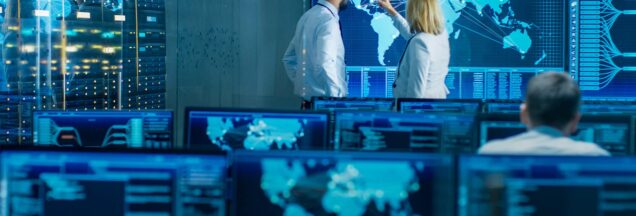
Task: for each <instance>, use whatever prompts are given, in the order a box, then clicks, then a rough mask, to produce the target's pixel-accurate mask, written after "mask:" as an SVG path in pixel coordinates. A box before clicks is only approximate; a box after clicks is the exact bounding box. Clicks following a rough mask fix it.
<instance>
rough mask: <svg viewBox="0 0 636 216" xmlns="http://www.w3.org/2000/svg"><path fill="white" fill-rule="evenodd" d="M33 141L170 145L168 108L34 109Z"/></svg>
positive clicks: (97, 145) (66, 144) (63, 144)
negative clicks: (149, 109) (156, 110)
mask: <svg viewBox="0 0 636 216" xmlns="http://www.w3.org/2000/svg"><path fill="white" fill-rule="evenodd" d="M33 119H34V121H33V125H34V127H33V138H34V139H33V143H34V144H35V145H38V146H57V147H84V148H147V149H167V148H171V147H172V131H173V130H172V113H171V112H120V111H102V112H62V111H36V112H34V116H33Z"/></svg>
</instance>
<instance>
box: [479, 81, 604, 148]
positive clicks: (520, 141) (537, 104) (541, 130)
mask: <svg viewBox="0 0 636 216" xmlns="http://www.w3.org/2000/svg"><path fill="white" fill-rule="evenodd" d="M580 104H581V93H580V91H579V88H578V86H577V85H576V83H575V82H574V81H573V80H572V79H571V78H570V77H569V76H568V75H567V74H565V73H543V74H540V75H537V76H536V77H535V78H533V79H532V80H530V82H529V83H528V91H527V92H526V100H525V103H524V104H522V105H521V121H522V122H523V123H524V124H525V125H526V126H527V127H528V132H526V133H523V134H520V135H517V136H514V137H510V138H508V139H504V140H496V141H492V142H490V143H487V144H486V145H484V146H482V147H481V149H479V154H523V155H579V156H609V155H610V154H609V153H608V152H607V151H605V150H603V149H602V148H600V147H598V146H597V145H596V144H592V143H585V142H578V141H574V140H572V139H570V138H569V136H570V134H572V133H573V132H575V131H576V127H577V125H578V123H579V120H580V119H581V114H580V112H579V107H580Z"/></svg>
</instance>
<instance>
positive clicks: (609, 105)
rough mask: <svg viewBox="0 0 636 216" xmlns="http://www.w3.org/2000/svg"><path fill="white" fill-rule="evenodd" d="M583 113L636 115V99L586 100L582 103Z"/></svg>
mask: <svg viewBox="0 0 636 216" xmlns="http://www.w3.org/2000/svg"><path fill="white" fill-rule="evenodd" d="M581 112H582V113H586V114H587V113H590V114H630V115H636V102H634V101H630V102H628V101H625V102H621V101H585V102H584V103H583V105H581Z"/></svg>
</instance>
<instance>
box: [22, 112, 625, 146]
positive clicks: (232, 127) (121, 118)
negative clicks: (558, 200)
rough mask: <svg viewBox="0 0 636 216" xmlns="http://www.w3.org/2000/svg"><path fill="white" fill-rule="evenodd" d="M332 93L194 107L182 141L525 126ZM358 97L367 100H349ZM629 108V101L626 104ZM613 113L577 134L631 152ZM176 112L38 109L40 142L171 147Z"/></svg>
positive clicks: (422, 135) (371, 136)
mask: <svg viewBox="0 0 636 216" xmlns="http://www.w3.org/2000/svg"><path fill="white" fill-rule="evenodd" d="M334 101H335V102H337V103H338V104H344V105H335V106H332V107H331V108H328V109H324V108H320V110H316V111H314V112H292V111H285V112H282V111H263V110H242V109H209V108H189V109H187V111H186V123H185V133H184V145H183V147H184V148H188V149H203V150H223V151H231V150H236V149H249V150H316V149H319V150H322V149H327V150H328V149H334V150H366V151H417V152H463V153H471V152H474V151H475V150H476V149H477V148H479V147H480V146H481V145H484V144H485V143H487V142H488V141H491V140H495V139H501V138H506V137H510V136H514V135H516V134H520V133H523V132H524V131H525V130H526V128H525V126H524V125H523V124H521V122H520V121H519V115H518V114H514V113H512V112H511V110H509V109H508V108H505V107H507V106H516V107H519V104H518V103H512V102H510V104H506V103H503V102H502V103H492V104H487V105H485V106H486V107H489V109H490V110H489V111H493V110H492V108H493V107H498V109H499V108H501V110H502V112H501V113H499V112H494V111H493V112H490V113H483V112H469V111H467V110H466V109H455V108H453V107H463V108H469V109H471V110H472V109H473V108H475V107H479V109H481V107H482V106H483V105H482V104H481V102H479V103H476V104H477V105H476V106H470V105H468V104H469V103H473V102H475V101H452V100H451V101H428V100H425V101H414V100H408V101H405V102H404V103H403V104H402V106H401V107H402V108H404V107H407V106H409V107H414V106H419V107H423V108H421V109H419V110H420V111H418V112H407V113H402V112H390V111H387V110H384V109H382V108H378V107H380V106H383V104H384V103H385V102H386V101H384V100H359V101H358V100H348V101H347V100H331V101H328V102H334ZM358 102H361V103H363V104H366V105H365V106H363V107H361V106H351V103H358ZM418 103H421V104H425V105H421V104H418ZM321 104H324V103H321V102H319V101H318V100H315V105H316V106H318V105H321ZM411 105H413V106H411ZM593 106H596V105H593ZM334 107H336V108H334ZM342 107H344V108H342ZM431 107H432V108H431ZM502 107H504V108H502ZM584 107H587V105H586V106H584ZM598 107H602V108H604V109H606V108H608V107H611V105H604V104H598ZM617 107H618V106H617ZM616 109H618V108H616ZM627 109H628V106H625V107H623V108H622V110H623V111H625V110H627ZM325 110H327V111H325ZM329 111H331V112H329ZM409 111H413V109H411V110H409ZM508 111H510V112H508ZM608 113H615V112H614V111H611V112H589V113H588V112H586V113H585V114H584V115H583V119H582V122H581V124H580V125H579V130H578V132H577V133H575V134H574V135H573V138H575V139H577V140H581V141H587V142H593V143H597V144H599V145H600V146H601V147H603V148H605V149H607V150H609V151H610V152H612V153H613V154H615V155H627V154H632V153H633V151H634V146H635V138H636V134H635V133H636V118H633V117H632V116H630V115H627V114H623V115H617V114H608ZM632 113H636V112H632ZM172 115H173V114H172V112H168V111H155V112H116V111H112V112H62V111H36V112H34V115H33V116H34V121H33V122H34V127H33V128H34V131H33V134H34V136H33V137H34V143H35V144H36V145H39V146H58V147H85V148H150V149H168V148H173V147H175V146H174V145H173V134H174V130H173V117H172Z"/></svg>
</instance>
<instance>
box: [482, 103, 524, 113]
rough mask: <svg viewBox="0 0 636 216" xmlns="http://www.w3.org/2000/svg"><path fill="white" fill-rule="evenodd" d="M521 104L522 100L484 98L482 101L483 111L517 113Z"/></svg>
mask: <svg viewBox="0 0 636 216" xmlns="http://www.w3.org/2000/svg"><path fill="white" fill-rule="evenodd" d="M521 104H523V101H522V100H486V101H484V112H485V113H504V114H505V113H509V114H518V113H519V112H520V108H521Z"/></svg>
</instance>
